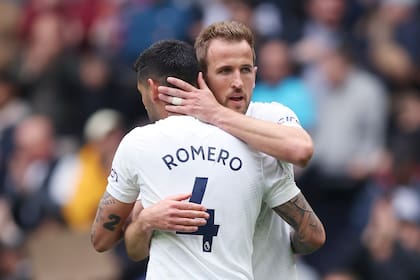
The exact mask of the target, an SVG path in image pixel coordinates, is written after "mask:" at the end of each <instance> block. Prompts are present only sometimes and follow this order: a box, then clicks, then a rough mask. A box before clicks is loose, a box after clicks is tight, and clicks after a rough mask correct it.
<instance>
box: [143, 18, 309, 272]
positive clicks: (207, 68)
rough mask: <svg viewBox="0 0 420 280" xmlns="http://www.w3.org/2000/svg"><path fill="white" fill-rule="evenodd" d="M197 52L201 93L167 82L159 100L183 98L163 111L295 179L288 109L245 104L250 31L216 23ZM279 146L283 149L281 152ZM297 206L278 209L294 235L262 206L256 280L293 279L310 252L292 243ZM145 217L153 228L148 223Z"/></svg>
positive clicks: (299, 226) (250, 79) (250, 77)
mask: <svg viewBox="0 0 420 280" xmlns="http://www.w3.org/2000/svg"><path fill="white" fill-rule="evenodd" d="M240 43H247V44H248V47H249V48H250V49H251V50H252V51H249V52H239V50H240V46H241V44H240ZM195 48H196V54H197V57H198V60H199V63H200V65H201V70H202V71H203V72H204V80H205V81H206V82H207V84H206V82H205V81H204V80H203V76H202V75H200V76H199V85H200V88H196V87H195V86H193V85H191V84H188V83H186V82H184V81H182V80H180V79H176V78H169V79H168V81H169V82H170V83H171V84H172V85H173V86H175V87H167V86H161V87H160V88H159V91H160V93H161V95H160V98H161V100H163V101H165V102H167V103H168V104H169V103H170V102H171V101H172V98H174V97H175V98H181V99H180V101H178V103H179V104H178V105H176V106H175V105H167V106H166V109H167V110H168V111H170V112H174V113H180V114H187V115H192V116H195V117H197V118H199V119H201V120H202V121H205V122H208V123H211V124H214V125H216V126H218V127H221V128H222V129H224V130H226V131H227V132H229V133H231V134H232V135H235V136H236V137H238V138H240V139H241V140H243V141H245V142H246V143H248V144H249V145H250V146H252V147H254V148H256V149H258V150H260V151H263V152H265V153H267V154H269V155H272V156H274V157H276V158H277V159H278V160H281V163H280V164H282V165H283V166H285V170H287V172H288V175H289V176H290V177H291V178H293V166H292V165H291V164H290V163H286V162H287V161H288V162H293V163H295V164H297V165H300V166H304V165H305V164H306V163H307V158H305V157H302V159H299V157H301V156H299V153H300V151H301V150H302V149H297V150H295V147H296V145H301V144H300V143H301V142H302V140H301V139H302V137H301V136H300V135H302V132H303V131H304V130H303V129H302V128H301V127H300V125H299V123H298V122H297V117H296V115H295V114H294V113H293V112H292V111H291V110H290V109H288V108H287V107H285V106H282V105H281V104H278V103H253V102H251V103H250V102H249V100H250V99H251V95H252V90H253V86H254V82H255V72H253V73H251V74H248V73H247V71H248V69H247V68H246V66H247V65H249V64H251V63H253V61H255V56H254V54H255V52H254V46H253V40H252V35H250V31H249V30H248V29H247V28H246V27H244V26H243V25H241V24H238V23H235V22H223V23H216V24H213V25H210V26H209V27H207V28H205V29H204V30H203V31H202V32H201V33H200V35H199V36H198V38H197V40H196V43H195ZM252 65H253V64H252ZM207 85H208V87H209V88H210V89H211V91H210V89H209V88H208V87H207ZM248 104H249V107H248ZM230 109H232V110H230ZM245 111H246V112H247V113H246V115H245V114H244V112H245ZM267 121H270V123H268V122H267ZM280 128H281V129H280ZM286 132H287V134H288V135H289V137H290V135H293V136H294V138H293V137H292V138H285V136H283V135H285V134H286ZM283 133H285V134H283ZM299 136H300V137H299ZM286 137H287V136H286ZM283 139H284V140H286V143H285V142H283V141H282V140H283ZM303 139H305V138H303ZM282 144H283V146H282V147H283V149H279V148H278V146H279V145H282ZM295 153H296V154H295ZM299 204H300V202H299V200H296V201H289V202H287V203H285V204H284V205H282V208H281V209H282V211H283V217H284V220H285V221H287V222H289V223H290V224H291V225H295V226H293V228H294V229H293V230H292V233H290V229H289V225H288V224H287V223H285V221H284V220H283V219H280V218H279V217H278V216H277V215H275V213H274V212H273V211H272V210H271V209H270V208H269V207H267V206H266V205H263V208H262V210H261V214H260V217H259V220H258V223H257V228H256V231H255V235H254V253H253V263H254V265H253V266H254V276H255V279H267V280H269V279H278V277H279V275H287V279H296V278H297V275H296V259H295V256H294V253H299V254H308V253H310V252H312V250H311V249H310V248H307V247H306V246H305V242H302V241H299V240H298V238H296V237H297V235H296V231H298V232H299V231H302V230H303V229H305V226H304V223H299V221H298V220H294V219H295V216H294V215H295V214H296V213H298V212H299V211H305V207H301V206H300V205H303V204H300V205H299ZM155 213H158V211H157V210H156V212H155ZM160 213H161V216H158V215H156V216H155V217H154V219H156V220H160V219H162V216H163V215H164V211H160ZM146 214H147V213H146ZM165 217H166V216H165ZM146 218H147V221H148V223H151V221H150V220H151V218H149V217H148V216H146ZM177 225H178V224H177ZM178 226H179V225H178ZM291 237H292V238H291ZM290 240H292V242H290Z"/></svg>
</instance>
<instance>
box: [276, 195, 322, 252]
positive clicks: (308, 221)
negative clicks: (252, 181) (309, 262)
mask: <svg viewBox="0 0 420 280" xmlns="http://www.w3.org/2000/svg"><path fill="white" fill-rule="evenodd" d="M274 211H276V213H277V214H279V215H280V216H281V217H282V218H283V219H284V220H285V221H286V222H287V223H288V224H289V225H290V226H291V227H292V231H291V236H290V239H291V243H292V248H293V251H294V253H296V254H310V253H312V252H314V251H316V250H317V249H319V248H320V247H321V246H322V245H323V244H324V243H325V238H326V237H325V230H324V227H323V225H322V223H321V221H320V220H319V218H318V217H317V216H316V214H315V213H314V211H313V210H312V208H311V206H310V205H309V203H308V202H307V201H306V199H305V197H304V196H303V194H302V193H299V194H298V195H296V196H295V197H294V198H292V199H291V200H289V201H288V202H286V203H284V204H283V205H280V206H278V207H276V208H274Z"/></svg>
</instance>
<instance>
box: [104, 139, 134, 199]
mask: <svg viewBox="0 0 420 280" xmlns="http://www.w3.org/2000/svg"><path fill="white" fill-rule="evenodd" d="M130 140H131V139H130V134H127V135H126V136H125V137H124V138H123V140H122V141H121V143H120V144H119V146H118V148H117V151H116V152H115V155H114V159H113V161H112V169H111V172H110V174H109V176H108V185H107V187H106V191H107V192H108V193H109V194H110V195H112V196H113V197H114V198H115V199H117V200H119V201H121V202H124V203H132V202H134V201H136V200H137V198H138V196H139V193H140V186H139V185H138V178H137V174H136V173H135V170H134V169H133V166H136V165H135V164H134V162H135V161H134V157H135V155H134V154H133V150H134V149H132V148H131V147H132V145H131V141H130Z"/></svg>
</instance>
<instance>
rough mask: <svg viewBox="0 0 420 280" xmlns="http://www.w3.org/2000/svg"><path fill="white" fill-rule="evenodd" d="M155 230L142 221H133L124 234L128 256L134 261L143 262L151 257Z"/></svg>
mask: <svg viewBox="0 0 420 280" xmlns="http://www.w3.org/2000/svg"><path fill="white" fill-rule="evenodd" d="M152 234H153V230H152V229H151V228H147V227H146V226H145V225H144V223H142V221H141V220H135V221H133V222H132V223H131V224H130V225H129V226H128V227H127V229H126V231H125V234H124V239H125V247H126V250H127V255H128V256H129V258H130V259H132V260H134V261H141V260H143V259H145V258H146V257H147V256H148V255H149V248H150V241H151V239H152Z"/></svg>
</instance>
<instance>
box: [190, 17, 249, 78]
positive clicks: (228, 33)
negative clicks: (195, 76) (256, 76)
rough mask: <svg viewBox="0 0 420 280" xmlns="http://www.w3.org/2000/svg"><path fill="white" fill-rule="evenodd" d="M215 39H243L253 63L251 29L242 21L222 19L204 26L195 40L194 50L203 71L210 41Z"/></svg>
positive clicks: (231, 40) (237, 40)
mask: <svg viewBox="0 0 420 280" xmlns="http://www.w3.org/2000/svg"><path fill="white" fill-rule="evenodd" d="M215 39H222V40H226V41H230V42H240V41H243V40H245V41H246V42H247V43H248V44H249V46H250V47H251V49H252V53H253V56H254V57H253V60H254V63H255V47H254V44H255V43H254V35H253V34H252V31H251V29H250V28H249V27H248V26H246V25H245V24H243V23H240V22H237V21H222V22H216V23H213V24H211V25H209V26H207V27H206V28H204V29H203V30H202V31H201V32H200V34H199V35H198V36H197V39H196V40H195V45H194V47H195V52H196V55H197V60H198V63H199V65H200V68H201V70H202V71H203V72H206V71H207V60H206V58H207V51H208V48H209V45H210V42H211V41H212V40H215Z"/></svg>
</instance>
